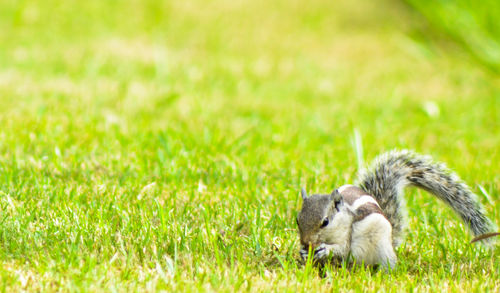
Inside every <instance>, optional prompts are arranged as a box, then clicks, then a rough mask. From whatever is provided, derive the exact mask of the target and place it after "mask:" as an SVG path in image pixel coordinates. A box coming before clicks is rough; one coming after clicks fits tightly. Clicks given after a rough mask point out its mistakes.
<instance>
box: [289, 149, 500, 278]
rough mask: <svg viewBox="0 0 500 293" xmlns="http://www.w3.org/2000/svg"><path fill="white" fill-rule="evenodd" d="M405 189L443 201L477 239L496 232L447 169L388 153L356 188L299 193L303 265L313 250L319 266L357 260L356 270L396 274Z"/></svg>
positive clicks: (401, 153)
mask: <svg viewBox="0 0 500 293" xmlns="http://www.w3.org/2000/svg"><path fill="white" fill-rule="evenodd" d="M358 186H359V187H358ZM406 186H416V187H418V188H421V189H424V190H426V191H428V192H430V193H432V194H433V195H435V196H436V197H437V198H439V199H441V200H442V201H444V202H445V203H446V204H447V205H449V206H450V207H451V208H452V209H453V210H454V211H455V212H456V213H457V214H458V215H459V216H460V217H461V218H462V220H463V221H464V222H465V223H466V224H467V225H468V226H469V228H470V229H471V230H472V232H473V233H474V235H475V236H478V237H477V238H480V237H483V235H484V234H485V233H488V232H491V231H492V230H493V229H494V226H493V224H492V222H491V221H490V220H489V219H488V218H487V217H486V216H485V214H484V211H483V208H482V207H481V204H480V203H479V201H478V200H477V199H476V196H475V195H474V194H473V193H472V192H471V191H470V188H469V187H468V186H467V185H465V184H464V183H463V182H462V181H461V180H460V179H459V178H458V177H457V176H456V175H455V174H453V173H452V172H451V171H449V170H448V169H447V168H446V167H445V166H444V165H443V164H440V163H435V162H432V160H431V159H430V158H429V157H428V156H422V155H419V154H416V153H414V152H411V151H407V150H404V151H390V152H387V153H384V154H382V155H380V156H379V157H377V158H376V159H375V160H374V163H373V164H372V166H371V167H370V168H368V169H366V170H364V171H362V172H361V173H360V175H359V177H358V180H357V181H356V186H354V185H344V186H342V187H340V188H338V189H336V190H334V191H333V192H332V193H331V194H314V195H311V196H307V193H306V191H305V190H304V189H302V190H301V194H302V199H303V202H302V209H301V211H300V212H299V214H298V216H297V225H298V227H299V234H300V243H301V250H300V255H301V257H302V259H304V260H306V259H307V257H308V255H309V249H311V255H312V257H313V260H314V261H315V262H317V263H324V262H325V261H327V260H328V259H330V260H333V261H338V262H339V261H346V260H348V259H351V260H352V259H354V260H355V261H356V263H358V264H360V263H364V264H365V265H382V266H383V267H385V268H386V269H389V268H393V267H394V266H395V265H396V260H397V258H396V254H395V253H394V248H395V247H398V246H399V245H400V244H401V241H402V238H403V228H404V215H403V214H404V210H403V206H402V202H403V199H402V191H403V188H404V187H406ZM491 234H492V235H493V234H496V233H491ZM480 239H482V238H480ZM330 257H331V258H330Z"/></svg>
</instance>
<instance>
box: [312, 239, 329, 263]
mask: <svg viewBox="0 0 500 293" xmlns="http://www.w3.org/2000/svg"><path fill="white" fill-rule="evenodd" d="M329 254H330V250H329V249H328V246H327V245H326V244H324V243H323V244H321V245H320V246H318V247H317V248H316V249H315V250H314V255H313V260H315V261H319V260H322V259H324V258H326V257H327V256H328V255H329Z"/></svg>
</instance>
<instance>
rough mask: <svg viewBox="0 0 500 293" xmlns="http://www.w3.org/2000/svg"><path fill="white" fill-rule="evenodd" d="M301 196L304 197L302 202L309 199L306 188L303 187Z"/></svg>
mask: <svg viewBox="0 0 500 293" xmlns="http://www.w3.org/2000/svg"><path fill="white" fill-rule="evenodd" d="M300 195H302V200H304V199H306V198H307V192H306V190H305V189H304V187H302V189H300Z"/></svg>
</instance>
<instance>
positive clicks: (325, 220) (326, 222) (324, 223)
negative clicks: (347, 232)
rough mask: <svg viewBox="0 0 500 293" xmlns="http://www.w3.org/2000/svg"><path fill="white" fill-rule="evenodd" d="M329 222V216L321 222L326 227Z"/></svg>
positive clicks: (322, 226)
mask: <svg viewBox="0 0 500 293" xmlns="http://www.w3.org/2000/svg"><path fill="white" fill-rule="evenodd" d="M328 223H329V221H328V217H326V218H325V219H324V220H323V223H321V228H324V227H326V226H328Z"/></svg>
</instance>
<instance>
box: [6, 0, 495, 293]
mask: <svg viewBox="0 0 500 293" xmlns="http://www.w3.org/2000/svg"><path fill="white" fill-rule="evenodd" d="M499 15H500V2H498V1H481V2H472V1H466V0H456V1H444V0H443V1H425V0H424V1H418V0H408V1H397V0H381V1H360V2H352V1H343V0H341V1H326V0H312V1H296V0H287V1H285V0H273V1H270V0H267V1H262V0H254V1H248V0H232V1H229V0H213V1H212V0H211V1H199V0H193V1H153V0H142V1H139V0H135V1H132V0H129V1H111V0H110V1H103V0H100V1H97V0H89V1H73V0H68V1H55V0H46V1H30V0H26V1H14V0H3V1H1V2H0V125H1V127H0V196H1V204H0V215H1V221H0V236H1V237H0V259H1V261H2V263H3V266H2V268H1V269H0V277H1V280H2V284H3V288H4V291H5V290H7V291H9V290H21V289H27V290H50V291H52V290H63V291H66V290H67V291H74V290H76V291H78V290H83V291H88V290H90V291H102V290H110V289H111V290H116V291H128V290H136V291H144V290H146V291H156V290H159V289H166V290H186V291H188V290H194V288H195V289H197V290H208V291H210V290H227V291H232V290H238V289H245V288H246V289H250V290H284V289H286V290H297V289H298V290H320V291H325V290H331V288H332V287H337V288H344V289H346V290H348V289H351V290H363V289H366V288H370V289H384V288H385V289H386V290H397V288H399V289H406V290H414V289H415V288H417V289H418V290H419V291H420V290H436V289H437V288H443V287H445V288H448V289H449V290H458V291H460V290H463V291H470V290H479V291H482V290H491V291H496V289H498V287H499V284H498V278H499V264H498V260H497V259H496V258H495V254H496V255H498V246H497V248H496V250H494V251H493V252H486V251H483V250H481V249H480V248H477V247H471V246H469V245H468V244H464V243H465V242H467V241H468V239H469V238H470V235H468V234H467V232H466V229H465V227H464V226H463V225H461V223H460V222H459V221H458V218H457V217H455V216H454V215H451V214H450V212H449V210H448V209H447V208H446V207H444V205H442V204H441V203H438V202H437V200H435V199H432V198H430V196H429V195H427V194H425V193H424V192H417V191H409V192H408V196H407V201H408V209H409V216H410V217H409V226H410V229H409V231H410V232H409V235H408V240H407V244H405V246H404V247H403V248H402V249H401V250H400V252H399V254H398V256H399V258H400V263H401V265H400V268H399V269H398V271H397V272H395V275H394V279H392V284H391V285H390V286H389V285H388V284H387V283H386V281H387V280H386V279H385V278H384V275H380V274H373V275H372V273H371V272H369V271H362V272H358V273H357V274H355V275H350V274H349V273H348V272H345V271H343V272H332V275H331V277H330V278H326V279H321V278H319V277H318V275H317V271H315V270H310V268H309V269H304V267H303V266H302V265H301V264H300V262H299V261H298V258H297V257H298V254H297V250H298V246H297V232H296V231H295V224H294V223H295V221H294V216H295V213H296V210H297V209H298V208H299V207H300V202H299V201H298V190H299V188H300V186H305V187H307V189H308V190H310V191H311V192H327V191H329V190H330V189H332V188H334V187H336V186H339V185H342V184H344V183H347V182H352V180H353V179H354V178H355V174H356V171H357V169H358V166H362V165H363V162H368V161H369V160H371V159H373V158H374V157H375V156H376V155H377V154H379V153H381V152H384V151H387V150H389V149H393V148H409V149H413V150H416V151H418V152H422V153H428V154H431V155H433V156H434V157H435V158H436V159H437V160H440V161H444V162H446V163H447V164H448V166H449V167H450V168H452V169H453V170H456V171H457V173H458V174H460V176H461V177H462V178H463V179H464V180H465V181H466V182H467V183H469V184H470V185H471V186H472V189H473V190H474V191H475V192H476V193H478V196H479V198H480V200H481V202H482V203H484V204H485V207H486V211H487V213H488V215H489V216H490V217H492V218H493V219H494V220H495V221H496V222H497V223H498V219H499V209H498V199H499V197H500V195H499V190H500V175H499V173H498V162H499V159H500V152H499V145H500V133H499V129H500V122H499V121H500V87H499V86H500V82H499V81H500V80H499V75H498V74H499V72H500V25H499V22H498V21H497V18H498V16H499ZM443 234H446V235H448V236H449V238H448V237H445V238H443ZM424 272H425V273H424ZM388 286H389V287H388ZM392 286H394V287H392ZM290 288H291V289H290ZM390 288H393V289H390Z"/></svg>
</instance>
